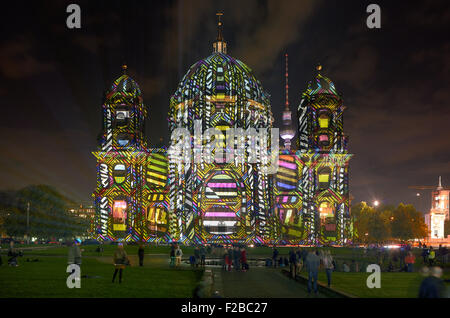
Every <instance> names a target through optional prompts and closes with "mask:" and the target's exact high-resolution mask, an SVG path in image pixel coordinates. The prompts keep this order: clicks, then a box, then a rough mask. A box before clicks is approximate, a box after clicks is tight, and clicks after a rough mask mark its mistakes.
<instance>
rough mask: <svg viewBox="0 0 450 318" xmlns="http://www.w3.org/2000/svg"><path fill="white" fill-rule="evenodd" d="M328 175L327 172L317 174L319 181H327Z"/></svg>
mask: <svg viewBox="0 0 450 318" xmlns="http://www.w3.org/2000/svg"><path fill="white" fill-rule="evenodd" d="M329 180H330V175H329V174H319V182H329Z"/></svg>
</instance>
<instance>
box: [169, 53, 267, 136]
mask: <svg viewBox="0 0 450 318" xmlns="http://www.w3.org/2000/svg"><path fill="white" fill-rule="evenodd" d="M180 109H182V110H183V111H182V113H180V114H179V116H177V112H179V110H180ZM183 113H184V114H183ZM180 116H181V117H180ZM249 116H250V117H254V118H253V120H254V124H255V125H254V126H253V125H251V127H268V126H269V125H271V123H272V120H273V118H272V112H271V109H270V103H269V95H268V94H267V93H266V92H265V91H264V89H263V87H262V85H261V83H260V81H259V80H257V79H256V77H255V76H254V75H253V73H252V70H251V69H250V68H249V67H248V66H247V65H245V64H244V63H243V62H241V61H240V60H238V59H235V58H233V57H231V56H229V55H227V54H225V53H223V52H216V53H213V54H212V55H210V56H208V57H207V58H205V59H203V60H200V61H198V62H197V63H195V64H194V65H192V66H191V67H190V69H189V71H188V72H187V73H186V74H185V75H184V77H183V79H182V80H181V82H180V84H179V85H178V88H177V90H176V91H175V94H174V95H173V96H172V98H171V101H170V110H169V121H171V122H173V123H174V124H176V126H180V124H181V125H182V126H184V127H186V126H190V125H191V124H192V123H190V122H189V121H192V120H195V119H202V120H204V122H205V123H206V127H212V126H216V125H217V124H224V125H227V126H235V127H244V126H247V125H246V124H245V122H246V121H247V119H248V117H249Z"/></svg>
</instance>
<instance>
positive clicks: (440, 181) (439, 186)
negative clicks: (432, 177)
mask: <svg viewBox="0 0 450 318" xmlns="http://www.w3.org/2000/svg"><path fill="white" fill-rule="evenodd" d="M442 189H443V187H442V179H441V176H439V185H438V190H442Z"/></svg>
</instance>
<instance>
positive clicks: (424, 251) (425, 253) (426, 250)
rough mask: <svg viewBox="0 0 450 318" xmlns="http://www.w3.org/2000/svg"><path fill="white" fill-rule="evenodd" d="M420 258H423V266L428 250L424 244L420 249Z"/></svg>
mask: <svg viewBox="0 0 450 318" xmlns="http://www.w3.org/2000/svg"><path fill="white" fill-rule="evenodd" d="M421 255H422V258H423V264H424V265H425V264H426V263H427V258H428V249H427V246H426V245H425V244H423V247H422V254H421Z"/></svg>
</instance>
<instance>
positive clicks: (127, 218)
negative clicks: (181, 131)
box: [93, 65, 147, 241]
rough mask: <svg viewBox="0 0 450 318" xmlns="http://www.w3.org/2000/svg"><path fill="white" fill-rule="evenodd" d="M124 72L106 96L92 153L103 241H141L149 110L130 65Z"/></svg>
mask: <svg viewBox="0 0 450 318" xmlns="http://www.w3.org/2000/svg"><path fill="white" fill-rule="evenodd" d="M122 71H123V74H122V75H121V76H120V77H119V78H118V79H116V80H115V81H114V82H113V84H112V86H111V88H110V89H109V91H108V92H107V93H106V96H105V99H104V103H103V106H102V109H103V129H102V133H101V138H100V142H99V149H98V151H96V152H94V153H93V154H94V156H95V157H96V158H97V188H96V190H95V191H94V193H93V197H94V199H95V206H96V210H97V213H96V220H95V231H96V233H95V236H96V238H98V239H99V240H134V241H137V240H139V239H140V237H141V234H142V233H141V228H142V225H141V223H142V221H143V208H142V196H141V195H142V190H143V185H144V178H143V176H144V163H145V161H146V157H147V144H146V139H145V135H144V123H145V117H146V116H147V110H146V108H145V106H144V104H143V100H142V94H141V90H140V88H139V85H138V84H137V83H136V82H135V81H134V80H133V79H132V78H131V77H129V76H128V75H127V66H126V65H123V66H122Z"/></svg>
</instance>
